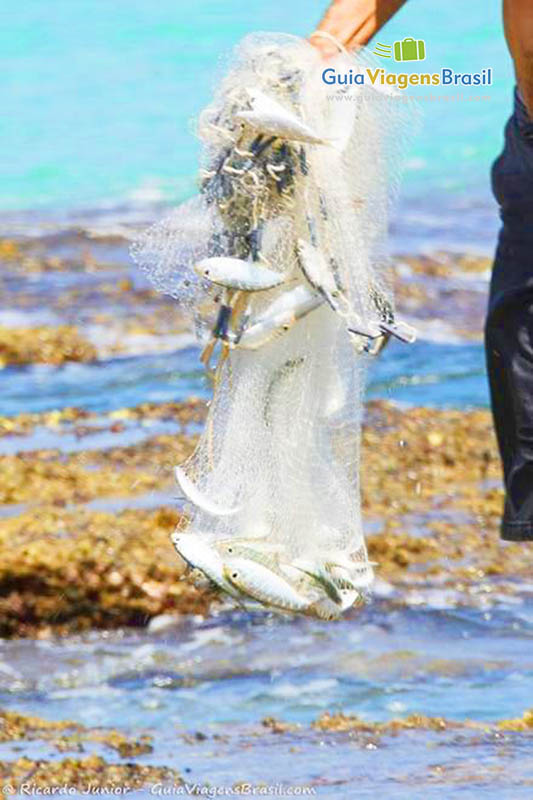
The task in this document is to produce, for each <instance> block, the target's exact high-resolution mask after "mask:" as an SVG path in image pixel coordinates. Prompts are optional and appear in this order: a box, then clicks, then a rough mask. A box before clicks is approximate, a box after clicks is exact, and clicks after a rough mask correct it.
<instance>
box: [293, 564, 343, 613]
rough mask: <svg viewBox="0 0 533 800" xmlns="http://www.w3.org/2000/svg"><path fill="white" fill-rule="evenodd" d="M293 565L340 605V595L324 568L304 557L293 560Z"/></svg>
mask: <svg viewBox="0 0 533 800" xmlns="http://www.w3.org/2000/svg"><path fill="white" fill-rule="evenodd" d="M293 566H295V567H296V568H297V569H299V570H301V571H302V572H303V573H304V574H305V575H307V576H308V577H309V578H311V579H312V580H313V581H314V582H315V583H316V584H317V585H318V586H320V588H321V589H323V590H324V591H325V593H326V594H327V596H328V597H329V599H330V600H331V601H332V602H333V603H336V604H337V605H339V606H340V605H342V596H341V593H340V591H339V589H338V588H337V586H336V585H335V583H334V581H333V580H332V578H331V576H330V575H328V573H327V572H326V570H325V569H322V568H321V567H319V566H318V565H316V564H313V563H311V562H307V561H305V560H304V559H299V560H297V561H294V562H293Z"/></svg>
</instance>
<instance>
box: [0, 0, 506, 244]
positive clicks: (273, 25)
mask: <svg viewBox="0 0 533 800" xmlns="http://www.w3.org/2000/svg"><path fill="white" fill-rule="evenodd" d="M325 6H326V3H325V2H324V0H293V1H292V2H291V3H281V2H269V3H249V2H245V0H228V1H227V2H225V3H220V2H215V0H200V1H199V2H197V3H194V4H190V5H187V6H184V4H182V3H176V2H175V0H159V2H157V3H153V2H150V0H130V2H126V1H125V0H117V1H116V2H113V3H109V2H104V0H77V2H75V3H72V2H68V0H49V2H47V3H46V4H43V3H42V2H40V1H39V0H25V2H23V3H15V2H13V1H12V0H11V2H8V4H7V8H6V7H4V11H3V20H2V21H3V25H2V26H1V29H0V69H1V73H2V76H3V78H2V82H1V86H0V102H1V107H2V112H3V113H2V120H1V121H0V152H2V153H3V159H2V161H3V163H2V167H1V174H2V180H1V182H0V210H3V211H4V212H6V211H10V212H12V211H19V210H23V209H24V210H31V209H38V210H39V211H40V213H43V212H44V211H46V212H57V211H61V212H64V211H65V210H72V209H94V208H99V209H100V208H104V209H105V208H113V209H114V208H117V207H122V208H128V207H131V206H134V207H137V206H138V205H141V206H142V207H144V206H145V205H149V204H150V203H152V202H154V201H163V202H175V201H177V200H180V199H182V198H184V197H186V196H188V195H190V194H191V193H192V192H193V191H194V173H195V158H196V153H197V143H196V141H195V139H194V137H193V136H192V134H191V124H190V122H191V119H192V118H193V117H194V115H195V114H196V113H197V112H198V111H199V109H201V108H202V106H203V105H204V104H205V103H206V101H207V100H208V98H209V95H210V90H211V88H212V86H213V83H214V81H215V77H216V68H217V66H218V64H219V61H220V58H221V57H223V56H224V54H225V53H227V52H228V50H230V49H231V47H232V46H233V45H234V44H235V43H236V42H237V41H238V40H239V39H240V38H241V37H242V36H243V35H244V34H246V33H247V32H250V31H254V30H271V31H272V30H274V31H281V30H283V31H287V32H291V33H296V34H302V35H305V34H308V33H309V32H311V31H312V30H313V28H314V26H315V24H316V22H317V20H318V19H319V18H320V16H321V14H322V12H323V10H324V8H325ZM499 6H500V4H499V3H489V4H488V3H486V2H484V0H472V2H470V3H469V4H468V5H467V6H465V4H463V3H461V4H460V3H457V2H454V3H448V4H441V5H439V6H436V4H435V3H432V2H429V0H410V2H409V3H407V5H406V6H405V7H404V9H403V10H402V11H401V12H400V13H399V14H398V16H397V17H396V19H395V20H394V21H393V22H392V23H391V24H390V25H389V26H388V27H387V28H386V29H385V30H384V31H383V32H382V33H381V34H380V35H379V37H378V39H379V41H382V42H384V43H389V44H392V43H393V42H394V41H395V40H396V39H399V38H403V37H405V36H413V37H415V38H424V39H425V40H426V45H427V54H428V55H427V60H426V62H424V65H423V68H424V70H425V69H426V68H427V70H429V71H433V70H438V69H440V67H442V66H449V67H452V68H453V69H455V70H458V71H477V70H480V69H482V68H483V67H487V66H491V67H492V68H493V71H494V80H495V84H494V86H493V87H491V88H490V90H488V91H487V90H486V89H479V88H476V87H473V88H472V89H471V90H468V89H466V90H465V94H466V95H469V96H470V95H476V94H477V95H479V94H483V95H488V99H487V100H486V101H483V102H477V103H471V102H453V101H444V100H443V99H442V96H443V95H450V94H452V92H451V90H450V89H448V88H447V87H437V88H435V89H431V90H429V89H426V88H424V89H417V90H416V91H415V90H412V91H413V93H414V94H415V93H416V94H417V95H418V96H420V97H421V105H422V108H423V115H424V123H423V127H422V130H421V132H420V134H419V135H418V136H417V138H416V140H415V141H414V142H413V144H412V147H411V151H410V155H409V161H408V169H407V173H406V178H405V181H404V186H403V193H402V200H401V203H400V206H399V212H398V217H397V220H396V224H395V235H396V236H397V241H398V242H399V245H398V246H401V245H402V244H403V241H404V240H407V241H408V242H413V241H414V242H418V243H421V244H423V245H426V244H428V243H429V244H430V245H431V244H435V245H439V244H441V243H442V242H444V243H448V244H450V245H456V246H458V247H461V246H462V249H465V247H468V246H471V247H487V248H488V247H490V246H492V241H493V238H494V230H495V224H496V223H495V218H496V215H495V211H494V208H493V206H492V201H491V200H490V197H489V185H488V169H489V165H490V162H491V160H492V158H493V157H494V155H495V154H496V153H497V151H498V148H499V146H500V143H501V131H502V125H503V123H504V120H505V117H506V115H507V113H508V108H509V104H510V94H511V83H512V79H511V66H510V61H509V57H508V55H507V51H506V48H505V43H504V40H503V35H502V30H501V21H500V7H499ZM382 63H383V65H384V66H386V67H387V68H389V69H392V68H393V67H394V62H389V61H383V62H382ZM397 66H401V65H397ZM428 93H431V94H432V95H434V96H437V97H438V98H440V100H439V99H438V100H436V101H433V102H431V103H430V102H426V100H425V99H424V98H427V94H428Z"/></svg>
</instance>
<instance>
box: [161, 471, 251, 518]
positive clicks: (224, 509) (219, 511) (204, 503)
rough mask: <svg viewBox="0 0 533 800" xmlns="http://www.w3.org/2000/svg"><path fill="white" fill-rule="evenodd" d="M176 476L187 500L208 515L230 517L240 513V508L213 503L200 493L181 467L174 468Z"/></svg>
mask: <svg viewBox="0 0 533 800" xmlns="http://www.w3.org/2000/svg"><path fill="white" fill-rule="evenodd" d="M174 475H175V478H176V482H177V484H178V486H179V487H180V489H181V491H182V492H183V494H184V495H185V497H186V498H187V500H190V501H191V503H192V504H193V505H195V506H196V507H197V508H201V509H202V511H205V512H206V513H207V514H211V516H214V517H229V516H231V515H232V514H237V513H238V512H239V511H240V507H239V506H234V507H232V508H231V507H228V506H221V505H218V504H217V503H213V502H212V501H211V500H209V499H208V498H207V497H205V495H203V494H202V492H200V490H199V489H198V488H197V487H196V486H195V485H194V483H193V482H192V481H191V479H190V478H189V477H188V476H187V474H186V473H185V471H184V470H183V469H182V468H181V467H175V468H174Z"/></svg>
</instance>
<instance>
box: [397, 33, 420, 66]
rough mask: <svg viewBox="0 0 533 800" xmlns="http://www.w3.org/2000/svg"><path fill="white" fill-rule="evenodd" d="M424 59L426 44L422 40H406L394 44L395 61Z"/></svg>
mask: <svg viewBox="0 0 533 800" xmlns="http://www.w3.org/2000/svg"><path fill="white" fill-rule="evenodd" d="M425 58H426V43H425V41H424V40H423V39H418V41H417V40H416V39H411V38H409V37H408V38H406V39H404V40H403V41H401V42H394V60H395V61H424V60H425Z"/></svg>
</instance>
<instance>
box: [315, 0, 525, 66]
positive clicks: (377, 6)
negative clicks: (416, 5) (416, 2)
mask: <svg viewBox="0 0 533 800" xmlns="http://www.w3.org/2000/svg"><path fill="white" fill-rule="evenodd" d="M517 1H518V0H506V2H517ZM405 2H406V0H333V2H332V4H331V5H330V7H329V8H328V10H327V11H326V13H325V15H324V17H323V18H322V20H321V22H320V24H319V25H318V27H317V29H316V30H317V31H323V32H324V33H328V34H330V35H331V36H333V37H334V38H335V39H336V40H337V41H338V42H340V44H342V45H344V47H346V48H348V49H352V50H354V49H355V48H357V47H360V46H361V45H364V44H366V43H367V42H368V41H369V40H370V39H371V38H372V37H373V36H374V35H375V34H376V33H377V32H378V31H379V30H380V29H381V28H382V27H383V26H384V25H385V23H386V22H388V20H389V19H390V18H391V17H392V16H394V14H395V13H396V12H397V11H398V10H399V9H400V8H401V7H402V6H403V5H404V3H405ZM524 3H525V4H526V3H527V0H524ZM310 39H311V42H312V44H314V45H315V46H316V47H318V48H319V50H320V51H321V52H322V53H323V55H324V56H329V55H333V54H334V53H335V52H337V49H336V48H335V46H334V44H333V43H332V42H331V41H328V40H327V39H325V38H322V37H318V36H316V37H313V36H311V37H310Z"/></svg>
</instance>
